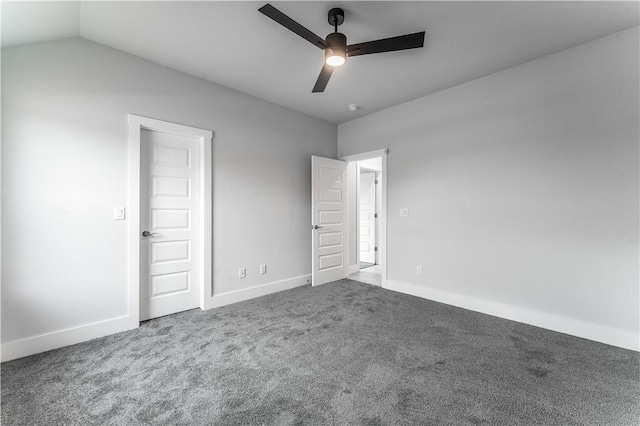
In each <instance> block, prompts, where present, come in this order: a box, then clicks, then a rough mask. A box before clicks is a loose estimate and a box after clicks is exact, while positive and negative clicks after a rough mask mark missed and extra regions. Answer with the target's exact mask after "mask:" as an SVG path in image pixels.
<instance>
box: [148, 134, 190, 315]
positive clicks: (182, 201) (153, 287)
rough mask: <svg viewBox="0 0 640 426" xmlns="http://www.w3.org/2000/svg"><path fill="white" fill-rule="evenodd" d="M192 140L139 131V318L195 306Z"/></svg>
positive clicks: (172, 135) (166, 313) (170, 312)
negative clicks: (146, 233)
mask: <svg viewBox="0 0 640 426" xmlns="http://www.w3.org/2000/svg"><path fill="white" fill-rule="evenodd" d="M199 146H200V145H199V141H198V139H196V138H188V137H184V136H179V135H174V134H170V133H165V132H160V131H154V130H141V132H140V148H141V168H140V170H141V179H140V180H141V185H140V193H141V215H140V216H141V217H140V225H141V228H142V229H143V230H148V231H149V232H151V233H153V234H152V235H151V236H150V237H147V238H145V237H141V241H140V244H141V250H140V253H141V259H140V261H141V282H140V320H146V319H150V318H156V317H159V316H163V315H168V314H172V313H176V312H181V311H185V310H188V309H193V308H196V307H198V306H199V294H198V286H197V285H196V284H197V283H198V282H199V270H200V265H199V257H198V256H193V255H192V250H193V249H194V248H196V249H197V247H199V244H200V240H199V239H200V235H199V234H200V232H199V229H198V228H199V225H198V224H199V223H200V218H199V215H200V205H199V204H200V199H199V196H198V194H199V192H200V191H199V188H200V169H199V167H200V161H199V155H200V152H199Z"/></svg>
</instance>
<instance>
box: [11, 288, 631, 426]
mask: <svg viewBox="0 0 640 426" xmlns="http://www.w3.org/2000/svg"><path fill="white" fill-rule="evenodd" d="M639 363H640V354H638V353H636V352H633V351H628V350H623V349H619V348H615V347H611V346H607V345H603V344H599V343H594V342H591V341H587V340H583V339H579V338H575V337H570V336H567V335H563V334H559V333H554V332H551V331H547V330H543V329H539V328H536V327H531V326H527V325H523V324H519V323H515V322H511V321H507V320H502V319H499V318H495V317H491V316H487V315H482V314H478V313H474V312H471V311H466V310H463V309H458V308H454V307H450V306H447V305H443V304H439V303H434V302H429V301H427V300H423V299H419V298H416V297H412V296H407V295H403V294H400V293H395V292H391V291H388V290H384V289H381V288H378V287H374V286H370V285H366V284H361V283H357V282H354V281H349V280H342V281H338V282H336V283H332V284H326V285H324V286H321V287H318V288H310V287H301V288H296V289H293V290H289V291H286V292H282V293H277V294H273V295H270V296H266V297H262V298H259V299H254V300H251V301H247V302H243V303H238V304H235V305H230V306H226V307H223V308H218V309H213V310H210V311H204V312H203V311H200V310H193V311H188V312H183V313H180V314H176V315H171V316H167V317H163V318H159V319H156V320H152V321H149V322H146V323H144V324H143V325H142V326H141V327H140V329H138V330H133V331H129V332H124V333H120V334H117V335H113V336H108V337H105V338H101V339H95V340H92V341H90V342H86V343H82V344H79V345H75V346H71V347H67V348H62V349H58V350H55V351H50V352H47V353H44V354H39V355H34V356H31V357H28V358H23V359H20V360H15V361H11V362H7V363H4V364H2V424H3V425H4V426H10V425H143V424H144V425H149V424H153V425H156V424H162V425H186V424H189V425H210V424H216V425H236V424H277V425H287V424H314V425H315V424H317V425H320V424H335V425H382V424H386V425H415V424H425V425H430V424H432V425H454V424H461V425H464V424H473V425H479V424H492V425H498V424H500V425H502V424H504V425H553V424H557V425H573V424H591V425H637V424H640V386H639V383H640V377H639V366H640V364H639Z"/></svg>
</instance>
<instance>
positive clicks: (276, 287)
mask: <svg viewBox="0 0 640 426" xmlns="http://www.w3.org/2000/svg"><path fill="white" fill-rule="evenodd" d="M309 283H311V275H303V276H300V277H295V278H291V279H287V280H282V281H276V282H272V283H268V284H263V285H259V286H255V287H251V288H247V289H243V290H238V291H233V292H229V293H223V294H218V295H214V296H213V297H211V298H210V300H209V303H208V306H207V309H209V308H215V307H218V306H223V305H229V304H231V303H236V302H241V301H243V300H248V299H253V298H254V297H260V296H266V295H267V294H271V293H276V292H279V291H283V290H288V289H291V288H295V287H300V286H303V285H307V284H309ZM137 326H138V323H137V322H135V323H133V322H132V320H131V318H130V317H129V315H126V316H123V317H118V318H113V319H109V320H105V321H100V322H95V323H92V324H86V325H81V326H77V327H72V328H68V329H65V330H58V331H53V332H50V333H45V334H40V335H38V336H33V337H27V338H24V339H20V340H14V341H12V342H6V343H3V344H2V346H0V361H1V362H5V361H11V360H13V359H18V358H22V357H25V356H29V355H35V354H38V353H41V352H46V351H50V350H52V349H58V348H62V347H65V346H69V345H75V344H76V343H82V342H86V341H88V340H91V339H96V338H98V337H103V336H108V335H110V334H115V333H119V332H121V331H127V330H131V329H133V328H137Z"/></svg>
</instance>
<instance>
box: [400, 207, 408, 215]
mask: <svg viewBox="0 0 640 426" xmlns="http://www.w3.org/2000/svg"><path fill="white" fill-rule="evenodd" d="M400 217H409V209H407V208H401V209H400Z"/></svg>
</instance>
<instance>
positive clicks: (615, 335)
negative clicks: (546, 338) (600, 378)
mask: <svg viewBox="0 0 640 426" xmlns="http://www.w3.org/2000/svg"><path fill="white" fill-rule="evenodd" d="M384 288H386V289H389V290H394V291H398V292H400V293H405V294H410V295H412V296H417V297H422V298H424V299H429V300H433V301H436V302H441V303H445V304H447V305H452V306H457V307H459V308H464V309H469V310H471V311H476V312H480V313H483V314H488V315H493V316H496V317H500V318H505V319H508V320H512V321H517V322H521V323H525V324H529V325H534V326H536V327H541V328H546V329H548V330H553V331H557V332H560V333H565V334H570V335H572V336H577V337H582V338H584V339H589V340H594V341H596V342H601V343H606V344H608V345H612V346H618V347H621V348H625V349H631V350H634V351H640V335H638V334H636V333H633V332H631V331H628V330H623V329H619V328H613V327H609V326H605V325H600V324H595V323H591V322H587V321H582V320H578V319H574V318H567V317H563V316H560V315H555V314H550V313H546V312H540V311H535V310H532V309H527V308H521V307H518V306H512V305H505V304H502V303H498V302H492V301H490V300H486V299H480V298H477V297H473V296H466V295H463V294H457V293H450V292H447V291H442V290H436V289H433V288H429V287H424V286H422V285H419V284H411V283H406V282H402V281H396V280H387V281H386V283H385V285H384Z"/></svg>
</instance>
